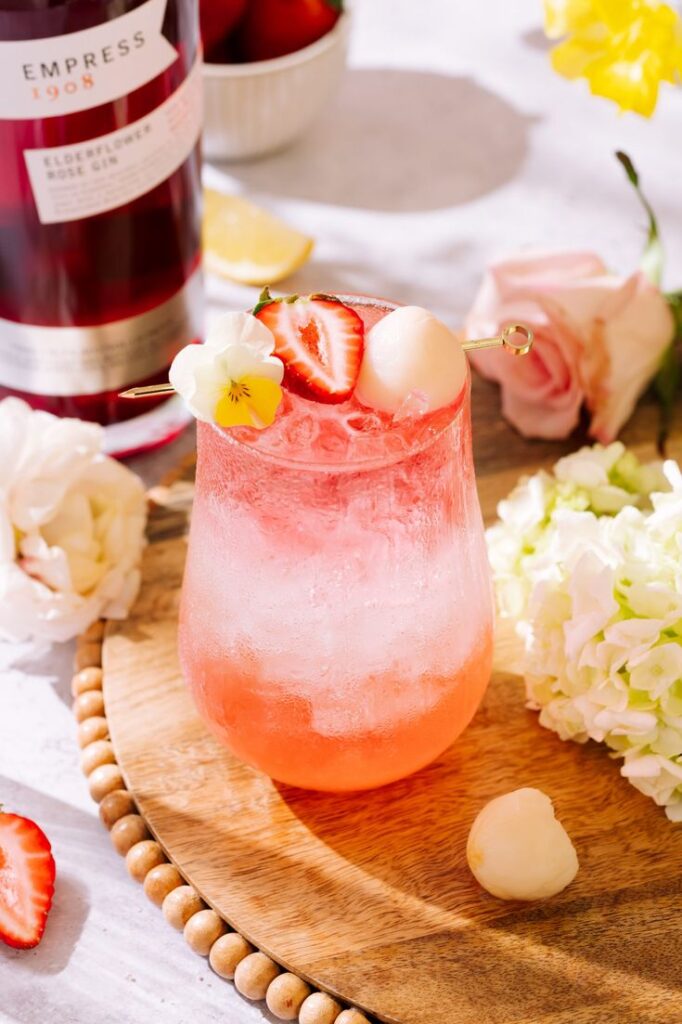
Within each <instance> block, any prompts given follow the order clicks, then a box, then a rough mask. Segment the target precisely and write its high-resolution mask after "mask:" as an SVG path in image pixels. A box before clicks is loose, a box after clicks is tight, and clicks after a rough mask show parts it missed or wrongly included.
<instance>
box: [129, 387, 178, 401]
mask: <svg viewBox="0 0 682 1024" xmlns="http://www.w3.org/2000/svg"><path fill="white" fill-rule="evenodd" d="M173 394H175V388H174V387H173V385H172V384H145V385H144V386H143V387H139V388H128V390H127V391H119V393H118V397H119V398H150V397H151V396H152V395H173Z"/></svg>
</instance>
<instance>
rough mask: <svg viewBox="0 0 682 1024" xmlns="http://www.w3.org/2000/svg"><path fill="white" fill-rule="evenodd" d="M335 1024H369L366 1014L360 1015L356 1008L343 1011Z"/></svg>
mask: <svg viewBox="0 0 682 1024" xmlns="http://www.w3.org/2000/svg"><path fill="white" fill-rule="evenodd" d="M335 1024H369V1021H368V1020H367V1018H366V1017H365V1015H364V1013H360V1011H359V1010H356V1009H355V1008H354V1007H353V1008H351V1009H350V1010H343V1011H342V1012H341V1013H340V1014H339V1016H338V1017H337V1018H336V1021H335Z"/></svg>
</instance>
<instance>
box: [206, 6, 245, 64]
mask: <svg viewBox="0 0 682 1024" xmlns="http://www.w3.org/2000/svg"><path fill="white" fill-rule="evenodd" d="M245 11H246V0H199V25H200V27H201V41H202V43H203V45H204V53H205V54H206V55H207V57H208V58H209V59H210V58H211V54H212V53H214V52H215V51H216V49H217V48H218V47H219V46H220V45H221V44H222V43H224V42H225V40H227V39H228V38H229V37H230V35H231V33H232V32H233V31H234V29H236V27H237V25H238V24H239V22H240V19H241V18H242V16H243V14H244V12H245Z"/></svg>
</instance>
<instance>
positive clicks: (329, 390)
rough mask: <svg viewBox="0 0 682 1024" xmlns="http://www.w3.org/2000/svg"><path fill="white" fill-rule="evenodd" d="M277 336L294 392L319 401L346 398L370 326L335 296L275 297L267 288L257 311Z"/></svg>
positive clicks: (286, 379)
mask: <svg viewBox="0 0 682 1024" xmlns="http://www.w3.org/2000/svg"><path fill="white" fill-rule="evenodd" d="M254 313H255V315H256V316H257V317H258V319H259V320H262V321H263V323H264V324H265V325H266V327H269V328H270V330H271V331H272V333H273V335H274V337H275V355H277V356H279V358H280V359H281V360H282V362H283V363H284V369H285V375H284V382H285V384H286V385H287V387H288V388H289V389H290V390H291V391H296V392H297V393H298V394H300V395H303V397H304V398H312V399H315V400H316V401H318V402H343V401H345V400H346V399H347V398H349V397H350V395H351V392H352V391H353V388H354V387H355V384H356V381H357V379H358V374H359V373H360V363H361V362H362V351H363V347H364V334H365V328H364V324H363V322H362V320H361V318H360V317H359V316H358V314H357V313H356V312H355V310H354V309H351V308H350V306H346V305H344V303H343V302H341V301H340V300H339V299H337V298H334V296H332V295H310V296H309V297H308V298H300V297H299V296H297V295H292V296H290V297H289V298H288V299H273V298H271V296H270V294H269V292H268V291H267V289H266V291H265V292H264V293H263V295H262V296H261V299H260V301H259V303H258V305H257V306H256V308H255V310H254Z"/></svg>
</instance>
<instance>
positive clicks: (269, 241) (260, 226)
mask: <svg viewBox="0 0 682 1024" xmlns="http://www.w3.org/2000/svg"><path fill="white" fill-rule="evenodd" d="M203 235H204V265H205V267H206V269H207V270H208V271H209V272H211V273H214V274H220V275H221V276H223V277H227V278H229V279H230V280H231V281H238V282H239V283H240V284H253V285H266V284H275V282H277V281H281V280H282V279H283V278H285V277H289V275H290V274H293V272H294V271H295V270H298V268H299V267H300V266H302V265H303V264H304V263H305V261H306V260H307V259H308V257H309V256H310V253H311V251H312V248H313V240H312V238H308V236H307V235H303V234H301V232H300V231H296V230H295V229H294V228H291V227H289V225H288V224H285V223H284V221H281V220H280V219H279V218H278V217H273V215H272V214H271V213H268V212H267V210H262V209H261V208H260V207H259V206H256V205H255V204H254V203H251V202H249V201H248V199H242V197H241V196H230V195H225V194H224V193H223V192H216V191H214V190H213V189H205V190H204V228H203Z"/></svg>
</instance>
